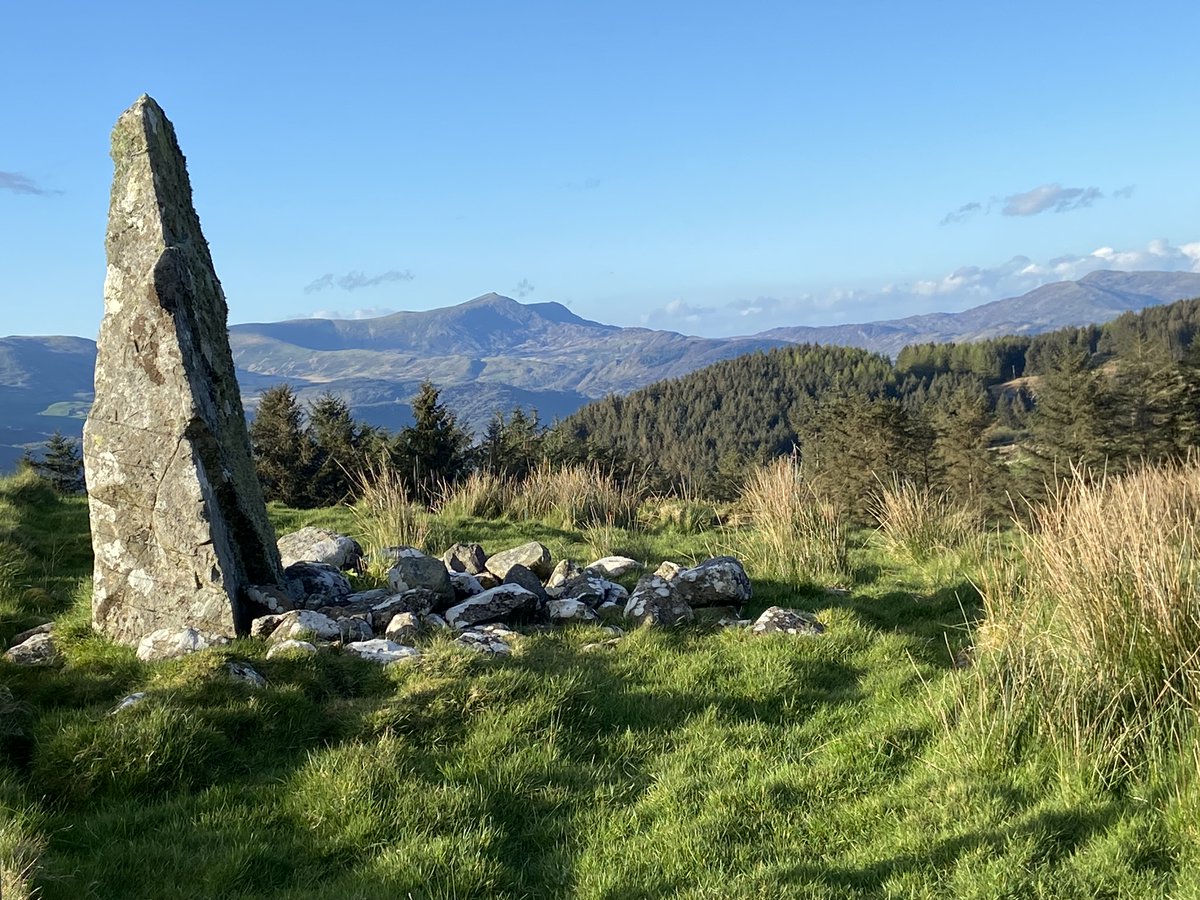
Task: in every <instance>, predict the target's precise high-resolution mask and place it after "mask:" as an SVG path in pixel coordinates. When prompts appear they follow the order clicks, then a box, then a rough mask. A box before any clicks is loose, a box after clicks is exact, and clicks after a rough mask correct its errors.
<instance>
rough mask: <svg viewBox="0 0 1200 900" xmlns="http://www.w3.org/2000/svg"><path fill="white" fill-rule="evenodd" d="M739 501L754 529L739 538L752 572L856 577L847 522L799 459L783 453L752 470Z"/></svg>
mask: <svg viewBox="0 0 1200 900" xmlns="http://www.w3.org/2000/svg"><path fill="white" fill-rule="evenodd" d="M740 505H741V508H742V509H743V510H744V511H745V513H746V514H747V515H748V516H749V518H750V521H751V523H752V529H751V530H749V531H747V532H744V533H743V536H742V537H741V538H740V539H739V540H737V541H735V544H736V547H737V549H738V550H739V551H740V552H741V554H742V555H743V556H744V557H745V558H746V560H747V562H748V563H749V564H750V566H751V569H752V573H751V574H752V575H757V576H758V577H764V578H774V579H778V580H780V581H783V582H785V583H788V584H801V585H803V584H813V583H815V582H816V581H817V580H818V579H821V578H828V579H833V580H835V581H838V582H849V581H851V580H852V579H853V572H852V567H851V563H850V533H849V525H848V523H847V521H846V519H845V518H844V516H843V515H842V514H841V512H840V511H839V510H838V509H837V508H836V507H835V506H833V504H831V503H829V502H827V501H825V500H823V499H822V498H821V497H820V496H819V495H818V493H817V492H816V490H815V489H814V488H813V485H812V483H811V482H810V481H809V480H808V478H807V477H806V476H805V473H804V471H803V468H802V467H801V466H800V465H799V464H797V463H795V462H794V461H792V460H791V459H788V458H781V459H778V460H776V461H775V462H773V463H771V464H769V465H767V466H764V467H763V468H760V469H758V470H756V471H755V472H753V473H752V474H751V475H750V477H749V478H748V479H747V481H746V486H745V488H744V490H743V492H742V497H741V502H740Z"/></svg>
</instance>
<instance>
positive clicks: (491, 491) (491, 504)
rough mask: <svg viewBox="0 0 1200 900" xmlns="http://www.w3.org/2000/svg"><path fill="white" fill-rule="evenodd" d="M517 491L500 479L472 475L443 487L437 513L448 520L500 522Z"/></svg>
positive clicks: (488, 475) (474, 473) (492, 474)
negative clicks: (473, 519)
mask: <svg viewBox="0 0 1200 900" xmlns="http://www.w3.org/2000/svg"><path fill="white" fill-rule="evenodd" d="M516 490H517V487H516V485H514V484H513V482H512V480H511V479H509V478H505V477H504V476H503V475H497V474H495V473H492V472H480V471H476V472H472V473H471V474H470V475H468V476H467V477H466V478H464V479H463V480H462V481H460V482H458V483H457V484H454V485H443V487H442V491H441V499H440V500H439V501H438V504H437V511H438V514H439V515H442V516H447V517H450V518H459V519H467V518H485V519H490V518H499V517H500V516H503V515H504V514H505V513H506V512H507V511H508V509H509V507H510V506H511V505H512V500H513V494H514V493H515V491H516Z"/></svg>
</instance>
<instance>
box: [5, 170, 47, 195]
mask: <svg viewBox="0 0 1200 900" xmlns="http://www.w3.org/2000/svg"><path fill="white" fill-rule="evenodd" d="M0 190H5V191H12V192H13V193H14V194H33V195H35V196H37V197H53V196H56V195H58V194H61V193H62V191H51V190H48V189H46V188H44V187H42V186H41V185H39V184H38V183H37V182H36V181H34V180H33V179H32V178H30V177H28V176H26V175H22V174H21V173H20V172H0Z"/></svg>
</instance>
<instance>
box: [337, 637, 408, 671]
mask: <svg viewBox="0 0 1200 900" xmlns="http://www.w3.org/2000/svg"><path fill="white" fill-rule="evenodd" d="M345 649H346V651H347V652H349V653H353V654H354V655H355V656H359V657H361V658H363V659H366V660H370V661H371V662H375V663H379V664H380V665H381V666H390V665H392V664H394V663H398V662H404V661H406V660H412V659H416V658H417V657H418V656H420V655H421V651H420V650H418V649H417V648H416V647H405V646H402V645H400V644H397V643H395V642H394V641H389V640H387V639H385V638H375V639H374V640H370V641H356V642H354V643H352V644H347V645H346V647H345Z"/></svg>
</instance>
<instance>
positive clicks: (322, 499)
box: [308, 392, 364, 506]
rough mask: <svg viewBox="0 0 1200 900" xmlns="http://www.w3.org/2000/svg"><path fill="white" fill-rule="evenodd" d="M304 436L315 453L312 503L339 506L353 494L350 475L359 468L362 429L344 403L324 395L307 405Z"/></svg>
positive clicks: (361, 464) (361, 455)
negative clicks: (306, 431) (306, 421)
mask: <svg viewBox="0 0 1200 900" xmlns="http://www.w3.org/2000/svg"><path fill="white" fill-rule="evenodd" d="M308 435H309V438H310V440H311V441H312V443H313V446H314V447H315V450H316V454H315V460H314V461H315V471H314V473H313V480H312V488H311V493H312V496H313V500H314V501H316V503H318V504H319V505H321V506H331V505H333V504H335V503H340V502H342V501H343V500H345V499H346V498H347V497H348V496H350V495H351V493H352V492H353V489H354V477H353V473H355V472H358V471H360V470H361V469H362V467H363V463H364V459H363V454H362V450H363V446H362V445H363V443H364V440H363V430H362V429H361V428H360V426H359V425H358V424H357V423H356V422H355V421H354V419H353V417H352V416H351V415H350V407H349V406H348V405H347V404H346V401H345V400H342V399H341V398H340V397H336V396H334V395H333V394H331V393H329V392H326V393H324V394H322V395H321V396H319V397H318V398H317V399H316V400H314V401H312V403H310V404H309V408H308Z"/></svg>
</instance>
